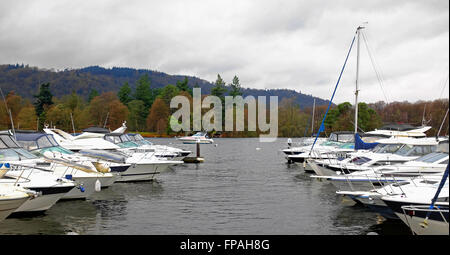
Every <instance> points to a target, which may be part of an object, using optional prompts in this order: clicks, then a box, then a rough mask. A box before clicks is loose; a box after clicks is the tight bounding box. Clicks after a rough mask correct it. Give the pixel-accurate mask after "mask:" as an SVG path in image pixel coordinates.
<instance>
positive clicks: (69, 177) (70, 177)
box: [64, 174, 72, 180]
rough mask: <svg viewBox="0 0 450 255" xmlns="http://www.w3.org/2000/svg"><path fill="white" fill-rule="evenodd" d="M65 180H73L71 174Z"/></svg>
mask: <svg viewBox="0 0 450 255" xmlns="http://www.w3.org/2000/svg"><path fill="white" fill-rule="evenodd" d="M64 178H66V179H67V180H72V175H71V174H66V176H65V177H64Z"/></svg>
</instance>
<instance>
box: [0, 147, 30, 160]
mask: <svg viewBox="0 0 450 255" xmlns="http://www.w3.org/2000/svg"><path fill="white" fill-rule="evenodd" d="M22 159H26V158H25V157H23V156H21V155H19V154H17V152H15V151H14V150H13V149H0V161H8V160H11V161H19V160H22Z"/></svg>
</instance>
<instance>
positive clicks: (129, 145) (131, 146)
mask: <svg viewBox="0 0 450 255" xmlns="http://www.w3.org/2000/svg"><path fill="white" fill-rule="evenodd" d="M119 146H120V147H121V148H134V147H139V146H138V145H137V144H135V143H134V142H131V141H130V142H124V143H119Z"/></svg>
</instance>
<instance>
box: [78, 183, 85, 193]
mask: <svg viewBox="0 0 450 255" xmlns="http://www.w3.org/2000/svg"><path fill="white" fill-rule="evenodd" d="M79 188H80V191H81V192H84V191H85V189H84V187H83V184H80V187H79Z"/></svg>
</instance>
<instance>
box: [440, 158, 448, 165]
mask: <svg viewBox="0 0 450 255" xmlns="http://www.w3.org/2000/svg"><path fill="white" fill-rule="evenodd" d="M439 164H444V165H447V164H448V159H447V160H445V161H442V162H441V163H439Z"/></svg>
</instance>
